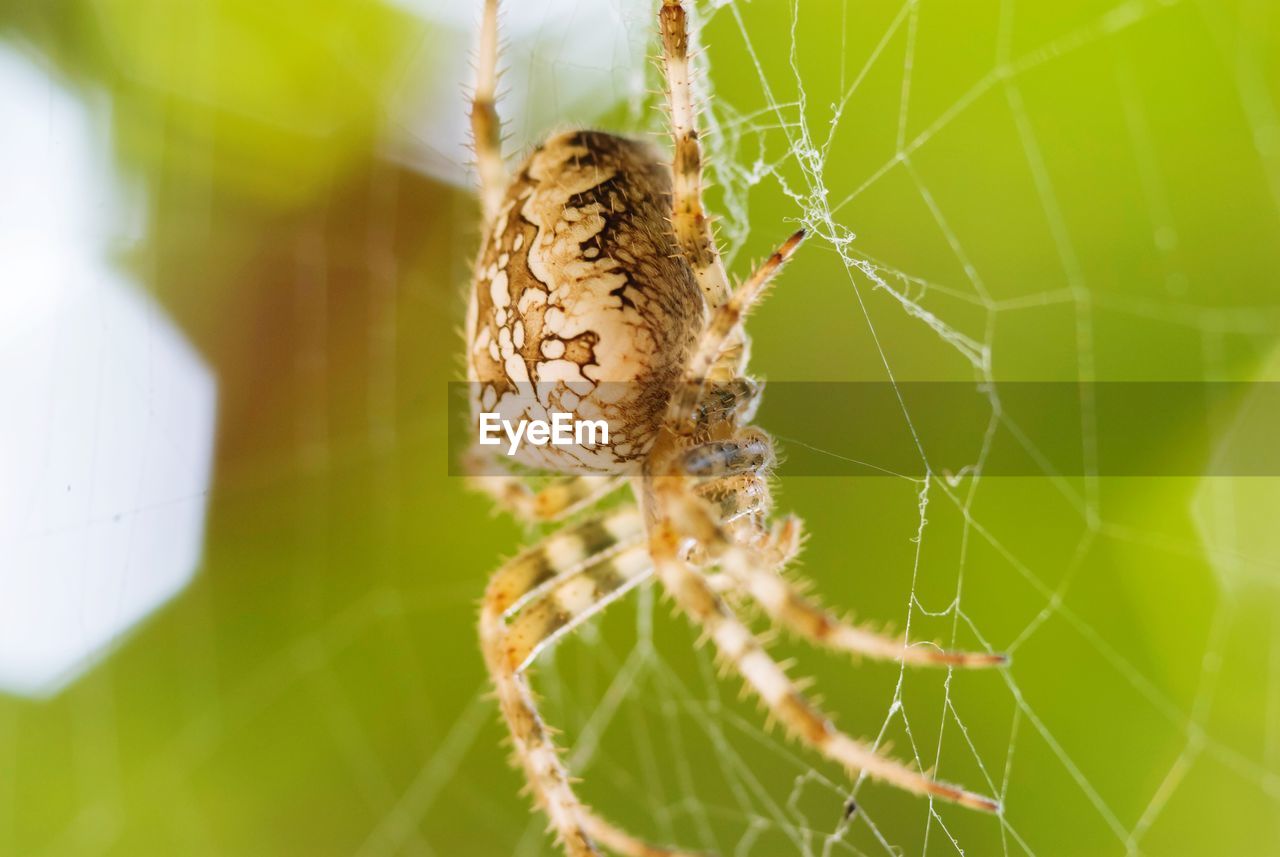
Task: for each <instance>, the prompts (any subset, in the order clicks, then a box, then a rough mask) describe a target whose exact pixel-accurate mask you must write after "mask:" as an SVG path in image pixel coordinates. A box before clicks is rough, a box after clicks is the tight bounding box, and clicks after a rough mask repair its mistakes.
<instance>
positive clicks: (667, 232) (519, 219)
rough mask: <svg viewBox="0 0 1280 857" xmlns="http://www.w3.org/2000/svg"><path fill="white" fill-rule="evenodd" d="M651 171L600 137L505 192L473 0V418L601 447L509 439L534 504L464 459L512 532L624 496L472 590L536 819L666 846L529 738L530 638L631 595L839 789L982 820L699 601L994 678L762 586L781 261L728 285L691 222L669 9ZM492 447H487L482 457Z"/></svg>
mask: <svg viewBox="0 0 1280 857" xmlns="http://www.w3.org/2000/svg"><path fill="white" fill-rule="evenodd" d="M659 22H660V26H661V32H662V43H663V54H664V60H665V63H664V69H665V72H666V77H667V100H668V106H669V108H670V114H671V125H672V135H673V149H674V157H673V159H672V162H671V164H670V165H669V166H668V164H667V163H666V162H665V161H664V160H663V159H662V157H661V156H660V155H659V154H658V153H657V152H656V151H655V150H654V149H652V148H650V147H648V146H646V145H643V144H640V143H636V142H633V141H629V140H626V139H623V138H620V137H616V136H613V135H610V134H604V133H600V132H592V131H579V132H572V133H568V134H561V135H559V136H556V137H553V138H551V139H550V140H548V141H547V142H546V143H545V144H544V145H543V146H541V147H539V148H538V149H537V150H535V152H534V153H533V154H532V155H531V156H530V158H529V159H528V161H527V162H526V163H525V164H524V165H523V166H522V167H521V168H520V171H519V172H518V173H517V174H516V175H515V177H514V178H512V179H510V180H508V178H507V175H506V170H505V166H504V164H503V162H502V159H501V156H500V153H499V140H500V134H499V126H498V116H497V112H496V110H495V109H494V104H493V91H494V84H495V78H496V67H497V0H486V3H485V16H484V29H483V31H482V37H481V50H480V62H479V72H480V76H479V80H478V84H477V87H476V94H475V98H474V101H473V105H472V128H473V131H474V133H475V145H476V160H477V165H478V167H479V172H480V178H481V202H482V205H483V214H484V239H483V244H482V246H481V251H480V255H479V260H478V262H477V265H476V273H475V278H474V281H473V288H472V293H471V300H470V304H469V310H468V317H467V327H466V334H467V367H468V374H469V380H470V381H471V382H472V391H473V392H472V411H473V417H478V416H479V415H480V414H482V413H486V412H496V413H499V414H502V415H504V416H505V417H508V418H522V417H523V418H528V419H538V418H545V416H546V415H547V414H548V413H549V412H551V411H553V410H558V409H559V410H564V411H568V412H571V413H573V414H574V415H576V416H578V417H581V418H586V419H597V418H600V419H603V420H605V421H606V422H607V423H608V426H609V427H610V428H611V429H612V431H611V432H610V433H609V438H608V440H607V442H599V443H594V444H575V445H571V446H567V447H564V446H562V447H557V446H549V445H542V446H526V447H524V448H523V451H522V454H521V455H519V456H513V458H515V460H516V461H518V462H519V463H520V464H523V465H526V466H530V465H531V466H533V467H536V468H540V469H541V470H542V471H544V475H545V474H548V473H549V474H552V475H551V477H550V479H551V481H550V483H549V484H546V485H544V487H541V488H539V489H537V490H535V489H534V488H533V487H531V484H530V483H529V482H526V481H525V480H524V479H523V478H521V477H520V476H517V475H515V474H514V473H510V472H505V471H504V470H503V469H502V466H501V456H499V455H494V454H490V453H486V452H485V451H484V450H483V448H482V447H480V446H477V447H476V448H475V450H474V451H473V453H472V455H471V456H470V457H469V464H470V466H471V467H472V468H473V472H474V475H473V482H474V484H475V485H476V486H477V487H478V488H480V489H481V490H484V491H486V492H487V493H489V494H490V495H491V496H492V497H493V498H494V499H495V500H496V501H498V502H499V503H500V504H501V505H503V506H505V507H507V508H508V509H510V510H512V511H513V512H514V513H516V514H517V515H519V516H521V517H524V518H526V519H530V520H543V521H559V520H562V519H564V518H566V517H568V516H569V515H570V514H573V513H576V512H578V511H580V510H586V509H587V508H589V507H590V506H591V505H592V504H593V503H594V501H596V500H598V499H601V498H602V497H603V496H604V495H605V494H607V493H609V492H611V491H614V490H615V489H618V488H621V487H623V486H624V485H626V486H627V487H629V488H630V491H631V495H632V497H631V499H630V500H629V501H626V502H621V503H619V504H616V505H614V506H613V507H612V508H610V509H609V510H608V511H602V512H597V513H596V514H595V515H594V516H592V515H585V516H584V517H582V518H581V519H579V520H576V521H575V522H573V523H568V524H566V525H564V526H562V527H561V528H560V529H558V530H555V531H554V532H552V533H551V535H549V536H547V538H545V539H544V540H543V541H542V542H540V543H539V544H537V545H534V546H533V547H531V548H528V549H527V550H525V551H524V552H523V553H521V554H520V555H518V556H517V557H515V558H514V559H513V560H511V561H509V562H508V563H506V564H505V565H503V566H502V568H500V569H499V570H498V571H497V572H496V573H495V574H494V575H493V578H492V579H491V581H490V583H489V586H488V589H487V590H486V591H485V596H484V601H483V605H482V608H481V616H480V637H481V644H482V647H483V650H484V656H485V663H486V665H487V667H488V669H489V673H490V676H491V678H492V679H493V683H494V687H495V689H496V691H497V696H498V700H499V704H500V706H501V708H502V714H503V717H504V719H505V721H506V724H507V727H508V729H509V730H510V733H511V737H512V740H513V743H514V746H515V758H516V761H517V762H518V764H519V765H520V766H521V767H522V769H523V771H524V774H525V777H526V779H527V780H528V783H529V786H530V788H531V790H532V793H533V795H534V799H535V800H536V802H537V803H538V805H539V806H540V807H541V808H542V809H543V811H545V812H546V814H547V816H548V817H549V818H550V820H551V824H552V828H553V829H554V831H555V832H556V834H557V836H558V838H559V840H560V841H561V843H562V845H563V847H564V849H565V851H566V853H568V854H569V855H571V857H586V855H594V854H598V853H599V851H598V846H599V845H603V846H605V847H607V848H609V849H610V850H613V851H616V852H619V853H621V854H624V855H628V857H657V856H658V855H677V854H679V853H681V852H678V851H674V850H671V849H666V848H659V847H655V846H652V845H649V844H647V843H645V842H642V841H641V840H639V839H636V838H635V837H633V836H631V835H630V834H628V833H626V832H624V831H622V830H620V829H619V828H617V827H616V826H614V825H613V824H611V823H610V822H608V821H607V820H605V819H603V818H601V817H600V816H599V815H597V814H595V813H594V812H593V811H592V810H591V809H590V808H589V807H588V806H587V805H586V804H584V803H583V802H582V801H581V800H580V799H579V798H578V796H577V794H576V792H575V789H574V787H573V785H572V781H571V778H570V776H569V773H568V771H566V770H565V767H564V764H563V762H562V761H561V758H560V755H559V753H558V751H557V749H556V747H555V744H554V741H553V740H552V732H551V730H549V729H548V728H547V727H546V726H545V725H544V724H543V722H542V719H541V717H540V716H539V714H538V708H537V705H536V702H535V699H534V696H533V692H532V690H531V688H530V686H529V683H528V676H527V672H526V670H527V667H528V666H529V664H530V663H531V662H532V661H533V659H534V658H535V657H537V655H538V653H539V651H541V650H542V649H543V648H545V647H546V646H547V645H548V644H549V643H550V642H552V641H553V640H555V639H556V638H558V637H560V636H561V635H563V634H566V633H568V632H570V631H571V630H573V629H574V628H575V627H576V626H578V625H579V624H581V623H582V622H583V621H585V620H586V619H587V618H589V617H590V616H592V615H593V614H595V613H596V612H598V611H599V610H601V609H603V608H604V607H605V606H606V605H607V604H609V603H610V602H611V601H613V600H615V599H616V598H618V597H620V596H622V595H623V594H625V593H626V592H627V591H628V590H630V589H631V588H633V587H635V586H638V585H640V584H642V583H645V582H646V581H649V580H651V579H656V580H657V582H658V583H659V584H660V585H661V586H662V587H663V588H664V589H665V590H666V591H667V592H668V593H669V594H670V595H671V596H672V598H673V599H674V601H675V602H676V604H677V605H678V606H679V607H680V609H681V611H682V612H683V613H684V614H685V615H686V616H687V617H688V618H689V619H690V621H692V622H694V623H695V624H696V625H698V626H699V627H700V628H701V629H702V630H703V631H704V632H705V634H706V636H707V637H708V638H709V639H710V640H711V641H712V642H713V643H714V645H715V647H716V650H717V653H718V654H719V656H720V657H721V659H722V660H723V661H724V662H725V663H726V664H727V665H728V666H729V667H731V668H732V669H734V670H736V671H737V672H738V673H739V674H740V675H741V676H742V678H743V679H744V681H745V682H746V684H747V686H748V688H750V689H751V690H752V691H753V692H754V693H755V694H756V695H757V696H758V697H759V698H760V700H761V702H762V703H763V704H764V705H765V707H766V708H767V709H768V710H769V713H770V714H771V716H772V717H773V718H775V719H776V720H777V721H778V722H779V723H781V724H782V725H783V726H785V728H786V729H787V731H788V732H789V733H790V734H791V735H792V736H793V737H795V738H797V739H799V740H800V741H802V742H804V743H805V744H807V745H808V746H809V747H811V748H812V749H813V750H814V751H816V752H817V753H820V754H822V755H823V756H826V757H827V758H829V759H832V760H834V761H836V762H838V763H839V764H841V765H842V766H844V767H845V768H846V769H847V770H848V771H849V772H850V773H866V774H868V775H870V776H871V777H873V778H875V779H880V780H884V781H886V782H889V783H892V784H894V785H896V786H898V787H900V788H903V789H906V790H908V791H911V792H915V793H917V794H922V795H928V796H930V797H938V798H941V799H944V800H949V801H954V802H956V803H959V804H962V805H965V806H969V807H971V808H976V809H983V810H988V811H994V810H996V809H998V805H997V804H996V803H995V802H994V801H992V800H991V799H989V798H986V797H982V796H980V795H976V794H973V793H971V792H968V791H965V790H963V789H961V788H958V787H956V786H951V785H947V784H945V783H941V782H938V781H936V780H933V779H931V778H930V777H929V776H927V775H926V774H924V773H921V772H920V771H917V770H914V769H912V768H910V767H908V766H906V765H903V764H902V763H900V762H897V761H895V760H894V759H892V758H889V757H887V756H885V755H883V754H881V753H879V752H877V751H876V750H875V749H874V748H873V747H871V746H869V745H867V744H864V743H863V742H860V741H857V740H855V739H854V738H852V737H850V736H848V735H846V734H845V733H843V732H841V731H839V730H838V729H837V728H836V727H835V725H834V724H833V723H832V721H831V720H830V719H828V718H827V716H826V715H824V714H823V713H822V712H821V711H820V710H819V709H818V708H817V707H816V705H815V704H814V703H813V702H812V701H810V700H809V699H808V698H806V696H805V695H804V694H803V692H802V691H801V689H800V688H799V687H798V686H797V685H796V684H795V683H794V682H793V681H791V679H790V678H789V677H788V676H787V673H786V671H785V669H784V668H783V667H782V666H781V665H780V664H778V663H777V662H775V661H774V660H773V659H772V658H771V657H770V655H769V654H768V652H767V651H766V649H765V647H764V645H763V644H762V643H761V641H760V640H759V639H758V638H757V637H756V636H755V635H754V634H753V633H752V632H751V631H750V629H749V628H748V627H747V626H746V625H745V624H744V623H743V622H742V621H741V620H740V619H739V618H738V616H737V615H736V613H735V612H734V610H733V608H732V607H731V606H730V604H729V602H728V601H726V600H725V598H724V597H723V595H724V594H726V593H731V594H734V595H738V596H741V597H744V598H747V599H749V600H751V601H754V602H755V603H757V604H758V605H759V606H760V607H761V608H762V609H763V611H764V612H765V613H766V614H767V615H768V616H769V617H770V618H771V619H772V620H773V621H774V622H776V623H778V624H779V625H783V626H786V627H788V628H790V629H791V630H792V631H794V632H795V633H797V634H798V635H799V636H801V637H802V638H804V639H807V640H809V641H810V642H812V643H814V644H816V645H822V646H827V647H830V648H833V649H837V650H841V651H845V652H848V653H851V654H854V655H861V656H867V657H874V658H882V659H888V660H897V661H900V662H902V663H906V664H922V665H944V666H961V667H985V666H995V665H999V664H1002V663H1004V662H1005V659H1004V658H1003V656H1001V655H998V654H988V653H966V652H951V651H944V650H942V649H939V648H937V647H934V646H928V645H923V646H922V645H909V644H908V643H907V641H905V640H902V639H894V638H891V637H885V636H882V635H880V634H877V633H874V632H872V631H868V630H866V629H863V628H860V627H858V626H856V625H853V624H850V623H849V622H847V621H844V620H843V619H841V618H839V617H837V616H836V615H834V614H832V613H829V612H828V611H826V610H825V609H823V608H822V607H820V606H819V605H818V604H817V603H816V602H815V601H813V600H812V599H810V598H808V597H807V596H805V595H803V594H802V592H801V590H800V589H798V588H797V587H796V585H795V583H794V582H793V581H792V580H791V579H788V578H784V577H783V576H782V575H781V574H780V573H779V572H780V571H781V570H782V568H783V567H784V566H786V564H787V563H788V562H789V561H790V560H791V559H792V558H793V557H794V556H795V554H796V552H797V551H798V550H799V545H800V522H799V520H798V519H797V518H795V517H794V516H788V517H783V518H781V519H779V520H772V514H773V508H772V501H771V498H770V494H769V490H768V479H769V473H770V469H771V467H772V465H773V462H774V452H773V442H772V440H771V439H770V438H769V436H768V435H767V434H766V433H765V432H763V431H761V430H760V429H758V428H755V427H753V426H750V425H748V424H747V423H748V422H749V420H750V418H751V414H752V412H753V406H754V403H755V401H756V399H757V397H758V395H759V392H760V388H759V386H758V385H757V384H755V383H754V382H752V381H751V379H750V378H748V377H747V376H746V375H745V370H746V365H745V364H746V359H747V353H748V348H747V337H746V333H745V332H744V330H743V327H742V322H743V318H744V315H745V313H746V311H747V309H749V308H750V307H751V305H752V304H753V303H754V302H755V301H756V300H757V299H758V298H759V296H760V295H761V294H762V293H763V291H764V287H765V286H766V285H767V284H768V282H769V280H770V278H771V277H773V275H774V274H776V273H777V271H778V270H779V269H780V268H781V266H782V265H783V263H784V262H785V261H786V260H787V258H788V257H789V256H790V255H791V253H792V252H793V251H794V250H795V248H796V247H797V246H798V245H799V243H800V241H801V239H802V238H803V232H798V233H796V234H795V235H793V236H792V237H791V238H790V239H788V240H787V241H786V242H784V243H783V244H782V246H781V247H780V248H779V249H778V250H777V251H776V252H775V253H774V254H773V255H772V256H770V257H769V259H768V260H767V261H766V262H765V263H764V264H763V265H761V266H760V267H759V268H758V269H757V270H756V271H755V272H754V273H753V274H752V275H751V276H750V277H748V278H747V279H746V280H744V281H743V282H742V284H741V285H739V286H738V287H737V288H736V289H730V288H729V285H728V281H727V278H726V276H725V271H724V268H723V265H722V264H721V262H720V257H719V254H718V252H717V250H716V246H715V241H714V239H713V237H712V234H711V230H710V228H709V225H708V223H707V219H706V216H705V214H704V213H703V208H702V198H701V196H702V191H701V164H700V159H701V154H700V150H699V146H698V137H697V130H696V128H695V126H694V110H693V105H692V102H691V98H690V91H689V73H688V58H687V51H688V38H687V29H686V20H685V12H684V8H683V6H682V4H681V3H680V2H679V0H664V2H663V4H662V8H661V12H660V14H659ZM489 449H490V450H491V449H492V448H491V447H490V448H489Z"/></svg>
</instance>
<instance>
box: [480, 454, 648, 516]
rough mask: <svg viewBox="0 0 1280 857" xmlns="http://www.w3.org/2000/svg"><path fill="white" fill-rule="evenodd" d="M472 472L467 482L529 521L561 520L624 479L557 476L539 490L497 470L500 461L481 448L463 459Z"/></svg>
mask: <svg viewBox="0 0 1280 857" xmlns="http://www.w3.org/2000/svg"><path fill="white" fill-rule="evenodd" d="M463 467H464V469H466V470H467V471H468V472H469V473H470V474H471V475H470V476H468V477H467V482H468V484H469V485H470V486H471V487H472V488H474V489H475V490H477V491H480V492H482V493H484V494H487V495H488V496H489V498H490V499H492V500H493V502H494V503H495V504H497V505H498V506H499V507H501V508H503V509H505V510H506V511H508V512H510V513H511V514H513V515H515V516H516V517H517V518H519V519H520V520H522V521H525V522H529V523H545V522H548V521H560V520H563V519H564V518H567V517H569V516H570V515H572V514H574V513H575V512H580V511H582V510H583V509H585V508H587V507H588V506H591V505H593V504H594V503H596V502H597V501H599V500H601V499H603V498H604V497H605V496H606V495H607V494H609V493H611V492H612V491H615V490H617V489H618V488H619V487H620V486H621V485H622V484H623V480H622V479H620V478H618V477H613V476H554V477H552V478H551V481H550V482H549V483H548V484H547V485H545V486H543V487H542V488H539V489H537V490H535V489H533V488H532V487H530V485H529V483H528V481H526V480H525V479H524V478H523V477H521V476H516V475H514V474H511V473H502V472H497V471H498V469H499V468H500V467H501V462H500V461H498V460H497V459H495V458H494V456H492V455H488V454H486V453H484V452H483V451H481V450H480V449H478V448H473V449H472V450H471V451H469V452H468V453H467V455H466V457H465V458H464V459H463Z"/></svg>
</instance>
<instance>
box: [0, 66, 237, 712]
mask: <svg viewBox="0 0 1280 857" xmlns="http://www.w3.org/2000/svg"><path fill="white" fill-rule="evenodd" d="M99 118H101V117H99ZM0 128H3V129H4V131H3V133H0V187H2V188H4V193H3V194H0V259H2V260H3V266H2V268H0V691H8V692H12V693H18V694H23V695H32V696H41V695H48V694H51V693H53V692H56V691H57V690H58V689H60V688H61V687H63V686H65V685H66V684H67V683H68V682H69V681H71V680H73V679H74V678H75V677H76V676H78V675H79V674H81V673H82V672H83V671H84V670H85V669H87V668H88V667H89V666H90V665H92V664H93V663H94V662H95V661H96V660H97V659H98V658H100V657H102V656H103V655H104V654H105V653H106V652H107V651H109V649H110V647H111V645H112V644H113V643H114V642H116V641H118V640H119V639H120V638H121V635H123V634H125V633H126V632H127V631H128V630H129V629H130V628H132V627H134V626H135V625H136V624H137V623H138V622H139V620H141V619H142V618H143V617H145V616H146V615H147V614H149V613H150V612H152V611H153V610H154V609H155V608H156V607H158V606H159V605H161V604H163V603H164V602H165V601H166V600H168V599H169V598H171V597H172V596H173V595H174V594H175V593H177V592H178V591H180V590H181V589H182V588H183V586H184V585H185V584H186V583H187V582H188V581H189V580H190V579H191V577H192V575H193V574H194V573H195V570H196V567H197V565H198V563H199V561H200V554H201V546H202V541H203V530H204V516H205V507H206V501H207V497H208V489H209V479H210V467H211V460H212V450H213V434H214V422H215V410H216V403H215V398H216V397H215V383H214V379H213V376H212V375H211V373H210V371H209V369H208V368H207V367H206V366H205V365H204V364H203V363H202V362H201V360H200V358H199V357H198V356H197V355H196V353H195V352H194V351H193V349H192V348H191V347H190V345H189V344H188V343H187V342H186V341H185V340H184V339H183V337H182V335H181V333H180V332H179V331H178V330H177V329H176V328H175V327H174V326H173V324H172V323H171V322H170V321H169V320H168V319H166V318H165V316H164V314H163V313H162V312H161V310H160V309H159V308H158V307H157V306H156V305H155V304H154V303H153V302H152V301H151V300H150V299H148V298H147V297H146V296H145V295H143V294H142V292H141V291H140V290H139V289H138V288H137V287H136V286H135V285H134V284H132V283H129V282H128V281H127V280H126V279H125V278H124V277H122V276H121V275H120V274H118V273H116V272H115V271H114V270H113V268H112V265H111V264H110V263H109V261H108V242H109V240H110V239H112V238H118V237H119V236H120V235H121V234H122V226H123V229H124V231H125V232H127V231H128V227H127V224H129V223H130V222H131V221H130V217H129V212H130V208H129V207H128V206H122V205H121V204H120V202H121V195H120V193H119V189H118V188H117V187H115V186H114V184H113V181H112V179H111V175H112V173H111V166H110V154H109V148H108V146H107V144H106V141H107V139H108V138H107V135H106V134H105V132H104V125H103V123H101V122H99V121H95V114H94V113H92V112H91V111H90V110H89V109H87V108H86V107H85V106H84V105H83V104H81V103H80V102H78V101H77V100H76V99H75V98H74V97H73V96H72V95H71V94H70V93H69V92H67V91H66V90H65V89H64V88H62V87H61V86H60V85H59V84H58V83H57V82H56V81H55V80H53V79H52V78H51V77H49V76H48V75H46V74H45V73H44V72H42V71H41V70H40V68H39V67H38V66H37V65H36V64H35V63H34V61H33V60H32V59H31V58H28V57H25V56H22V55H20V54H17V53H15V52H13V51H12V50H9V49H6V48H3V47H0Z"/></svg>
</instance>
